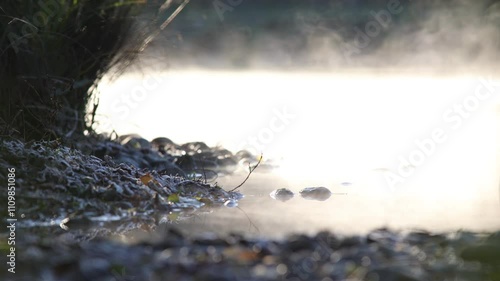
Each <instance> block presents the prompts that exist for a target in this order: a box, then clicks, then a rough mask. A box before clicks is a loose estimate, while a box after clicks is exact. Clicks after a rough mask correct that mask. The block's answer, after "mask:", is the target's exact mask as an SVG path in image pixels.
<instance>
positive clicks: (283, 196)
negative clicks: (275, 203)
mask: <svg viewBox="0 0 500 281" xmlns="http://www.w3.org/2000/svg"><path fill="white" fill-rule="evenodd" d="M269 196H271V198H273V199H274V200H279V201H282V202H285V201H288V200H290V199H292V198H293V197H294V196H295V194H294V193H293V192H292V191H291V190H289V189H286V188H279V189H276V190H273V191H272V192H271V193H270V194H269Z"/></svg>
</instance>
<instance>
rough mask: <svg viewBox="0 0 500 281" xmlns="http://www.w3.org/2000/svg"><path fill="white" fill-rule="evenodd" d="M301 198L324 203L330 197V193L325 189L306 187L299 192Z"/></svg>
mask: <svg viewBox="0 0 500 281" xmlns="http://www.w3.org/2000/svg"><path fill="white" fill-rule="evenodd" d="M299 193H300V195H301V196H302V198H304V199H307V200H316V201H325V200H327V199H328V198H330V196H331V195H332V192H331V191H330V190H329V189H328V188H326V187H322V186H320V187H306V188H304V189H302V190H301V191H300V192H299Z"/></svg>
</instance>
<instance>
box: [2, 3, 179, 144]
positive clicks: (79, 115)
mask: <svg viewBox="0 0 500 281" xmlns="http://www.w3.org/2000/svg"><path fill="white" fill-rule="evenodd" d="M149 2H154V3H149ZM166 8H168V7H165V6H163V7H162V6H160V4H158V1H147V0H143V1H126V0H103V1H76V0H49V1H5V2H3V3H2V4H0V27H1V28H0V34H1V37H0V65H1V67H0V77H1V81H0V82H1V83H0V98H1V101H2V102H1V103H0V135H2V136H3V137H6V136H17V137H22V138H24V139H27V140H29V139H56V138H59V139H67V138H74V137H78V136H82V135H83V134H84V133H85V132H86V131H87V132H90V131H91V124H92V121H93V120H92V119H93V115H92V114H88V115H87V114H86V113H87V106H90V107H91V108H89V112H95V109H96V107H97V106H98V102H91V103H90V104H89V101H92V97H93V94H94V93H95V86H96V85H97V83H98V82H99V80H100V79H101V78H102V77H103V75H104V74H105V73H109V71H110V70H112V71H117V72H120V71H122V70H124V68H125V67H126V66H127V65H128V64H130V63H131V62H132V61H133V60H134V58H136V56H137V54H138V53H139V52H140V51H141V49H142V48H143V47H145V45H146V44H147V43H148V42H149V40H150V39H151V35H154V33H155V30H156V29H158V28H159V26H160V24H161V22H158V21H156V20H155V19H154V18H152V19H151V20H149V23H148V24H147V26H141V28H137V27H136V26H135V22H136V18H137V17H138V16H140V15H141V13H142V12H143V11H144V10H145V9H153V10H156V11H157V18H160V17H161V16H162V14H163V13H165V12H170V11H169V10H168V9H166ZM157 26H158V27H157Z"/></svg>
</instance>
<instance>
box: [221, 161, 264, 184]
mask: <svg viewBox="0 0 500 281" xmlns="http://www.w3.org/2000/svg"><path fill="white" fill-rule="evenodd" d="M261 161H262V154H261V155H260V158H259V162H257V164H255V166H253V167H252V166H250V163H249V164H248V168H249V170H250V172H249V173H248V175H247V177H246V178H245V180H244V181H243V182H242V183H240V184H239V185H238V186H237V187H235V188H233V189H231V190H229V192H233V191H235V190H236V189H238V188H240V187H241V186H242V185H244V184H245V182H246V181H247V180H248V178H249V177H250V175H251V174H252V173H253V171H255V169H257V167H259V165H260V162H261Z"/></svg>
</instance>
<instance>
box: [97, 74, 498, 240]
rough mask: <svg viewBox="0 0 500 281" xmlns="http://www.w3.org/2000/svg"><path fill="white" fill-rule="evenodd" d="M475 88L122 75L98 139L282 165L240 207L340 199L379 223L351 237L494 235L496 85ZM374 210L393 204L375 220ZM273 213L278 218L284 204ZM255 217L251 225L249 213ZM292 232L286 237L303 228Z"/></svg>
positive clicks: (444, 81) (104, 107) (371, 79)
mask: <svg viewBox="0 0 500 281" xmlns="http://www.w3.org/2000/svg"><path fill="white" fill-rule="evenodd" d="M482 79H483V80H482ZM484 79H485V78H480V77H475V76H459V77H457V76H455V77H432V76H426V75H418V76H406V75H384V74H379V75H373V74H365V73H355V74H354V73H350V74H332V73H330V74H325V73H269V72H201V71H198V72H195V71H189V72H188V71H185V72H167V73H161V74H147V75H126V76H124V77H122V78H120V79H119V80H117V81H116V82H114V83H112V84H103V85H101V87H100V90H101V92H102V95H101V96H100V107H99V109H100V111H99V112H98V113H99V120H100V123H101V127H100V130H102V131H110V129H115V130H116V131H117V132H118V133H119V134H125V133H138V134H140V135H141V136H143V137H144V138H146V139H150V140H151V139H153V138H155V137H159V136H166V137H168V138H171V139H172V140H173V141H175V142H177V143H184V142H190V141H204V142H206V143H207V144H208V145H211V146H213V145H222V146H224V147H226V148H228V149H231V150H233V151H238V150H240V149H247V150H250V151H253V152H254V153H261V152H262V153H263V154H264V157H265V159H272V160H273V161H274V162H276V163H278V164H279V166H280V167H279V168H278V169H276V170H275V171H273V174H272V177H271V179H270V178H269V175H267V176H265V177H266V179H267V181H260V184H259V185H258V186H257V187H256V186H255V185H251V184H250V185H249V186H253V188H252V189H250V188H248V189H245V190H242V191H243V193H245V194H246V195H247V198H252V196H256V197H258V198H260V197H259V196H262V198H260V199H259V200H260V201H263V200H268V199H269V198H268V196H267V194H268V193H269V192H270V191H271V190H273V189H275V188H281V187H288V188H290V189H292V190H294V191H298V190H300V189H301V188H303V187H306V186H326V187H328V188H330V189H331V190H332V191H334V192H335V191H339V192H347V195H346V196H344V197H343V199H337V198H336V199H334V200H337V202H335V203H331V204H335V205H334V206H335V207H336V208H338V206H339V204H340V205H342V206H343V209H342V210H343V211H344V212H346V213H349V214H350V215H352V216H356V215H355V214H356V212H363V211H364V212H372V214H375V215H373V217H374V218H377V219H374V218H372V219H368V220H366V221H365V222H364V223H363V222H360V223H359V224H358V225H357V226H354V225H351V229H350V230H360V231H361V230H366V229H367V228H370V227H375V226H377V225H380V224H389V225H395V226H397V227H407V226H420V227H428V228H433V229H436V228H439V226H441V227H451V228H453V227H455V228H457V227H472V228H474V227H475V228H477V229H487V228H488V227H493V228H494V227H499V226H500V219H497V218H499V217H500V204H499V202H498V200H499V184H498V183H499V173H498V171H499V165H498V159H499V157H498V151H499V150H498V143H499V142H498V137H499V134H498V133H499V131H500V130H499V126H498V124H499V123H498V121H499V118H498V116H499V115H500V114H499V111H498V96H499V95H500V87H499V86H498V85H499V83H498V82H495V83H496V84H495V83H493V84H492V82H488V81H489V80H488V79H486V80H484ZM484 81H486V82H484ZM256 177H257V179H256V180H257V181H258V180H259V178H258V177H259V176H258V175H257V176H256ZM260 177H263V176H260ZM273 179H274V180H273ZM278 179H279V180H278ZM237 180H239V178H238V179H236V178H234V179H232V178H229V179H226V182H227V183H228V184H231V183H232V181H237ZM222 182H224V180H223V181H222ZM264 198H265V199H264ZM330 200H332V199H330ZM338 200H340V201H338ZM342 200H343V201H342ZM380 200H383V201H384V200H385V202H392V203H394V202H399V203H394V204H390V207H387V206H386V207H384V209H383V210H381V209H380V208H379V209H377V207H376V206H378V205H377V204H378V203H377V202H380ZM292 201H293V203H292ZM292 201H290V203H291V204H288V203H285V204H288V205H287V208H289V209H292V207H293V208H294V209H295V210H296V212H295V213H297V212H299V213H302V214H304V215H305V216H308V217H318V214H319V213H321V214H325V213H329V212H333V210H332V209H331V208H333V207H331V206H330V205H325V204H328V203H327V202H320V203H318V204H320V205H311V202H304V203H300V202H302V201H304V200H302V201H300V198H294V199H293V200H292ZM251 202H253V201H252V200H251V199H248V201H247V204H248V208H249V209H252V210H253V209H254V207H255V206H253V205H252V204H251ZM255 202H256V203H255V204H258V203H257V200H255ZM342 202H344V203H342ZM279 203H280V204H282V205H280V206H277V207H275V208H276V209H275V210H276V211H278V210H282V209H283V206H285V205H283V204H284V203H281V202H279ZM370 203H373V204H375V205H373V204H370ZM259 204H260V203H259ZM321 204H323V205H321ZM241 206H245V202H244V201H243V202H242V203H241ZM311 206H323V207H321V208H320V209H315V208H313V207H311ZM329 206H330V207H329ZM271 208H272V207H271ZM346 208H347V209H346ZM349 208H350V209H349ZM374 208H375V210H374ZM306 209H307V210H308V211H305V210H306ZM446 210H448V211H446ZM252 212H254V215H255V216H254V218H256V220H257V221H259V220H260V219H259V218H260V217H259V215H258V211H252ZM308 212H309V213H308ZM335 212H339V210H338V209H335ZM398 212H399V214H400V216H398V215H397V214H398ZM291 213H294V212H291ZM297 214H298V213H297ZM402 214H404V215H402ZM393 216H396V219H394V218H392V217H393ZM391 218H392V219H391ZM397 218H400V220H398V219H397ZM342 221H343V223H344V228H342V229H344V230H349V224H350V223H351V222H352V221H351V220H350V219H348V218H346V217H344V218H343V219H340V218H339V220H337V221H336V222H333V221H323V220H321V219H316V220H314V219H311V221H309V222H308V224H309V228H307V229H310V226H311V225H315V228H316V227H317V228H322V227H327V225H329V226H331V225H336V226H337V227H340V225H342ZM358 221H360V220H359V218H358ZM280 223H283V222H280ZM262 224H263V225H266V223H265V222H262ZM292 224H293V223H292ZM296 224H298V223H296ZM443 224H444V225H443ZM360 225H361V226H360ZM294 227H295V228H294ZM294 227H289V228H288V229H295V230H303V229H301V228H300V227H298V226H297V225H295V226H294ZM297 227H298V228H297ZM296 228H297V229H296ZM270 231H271V230H270ZM263 232H264V233H265V232H266V231H265V230H264V231H263Z"/></svg>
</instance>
